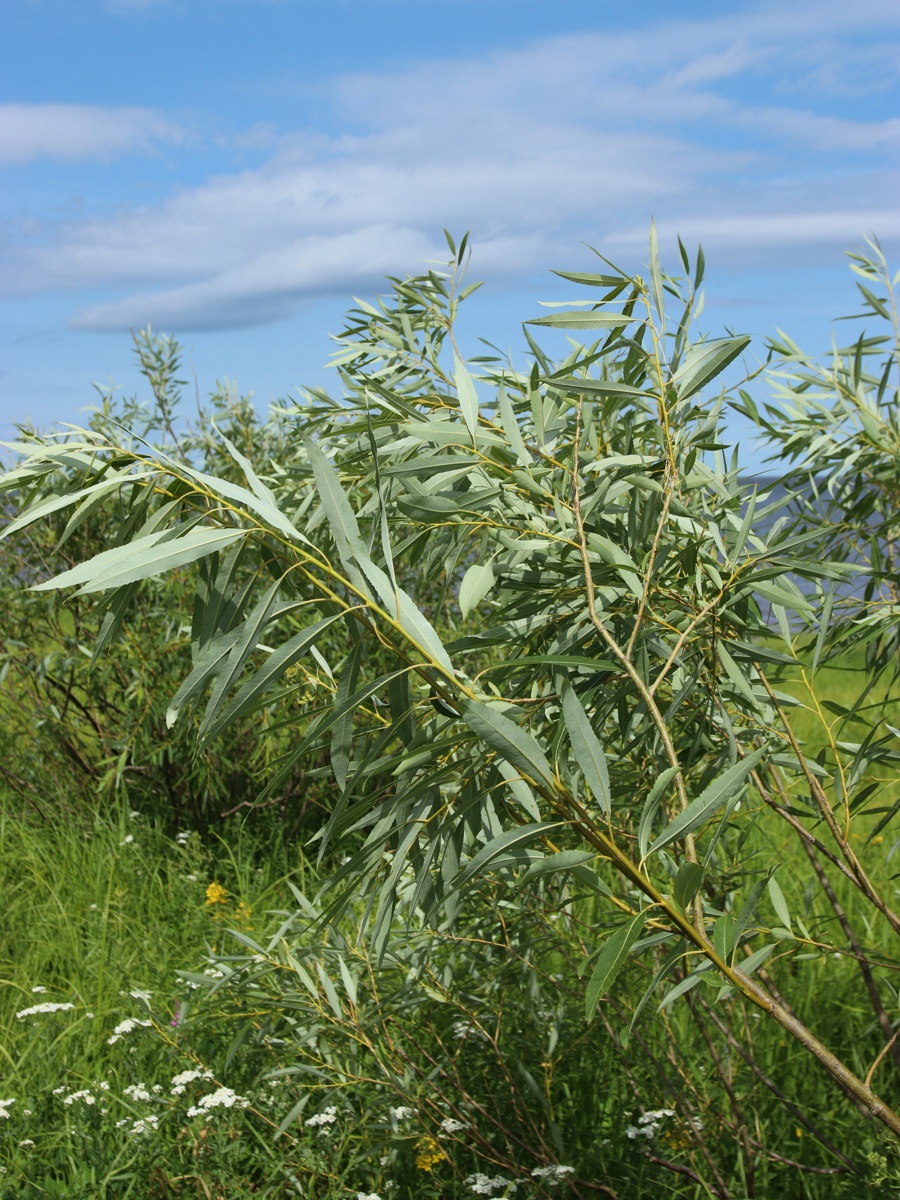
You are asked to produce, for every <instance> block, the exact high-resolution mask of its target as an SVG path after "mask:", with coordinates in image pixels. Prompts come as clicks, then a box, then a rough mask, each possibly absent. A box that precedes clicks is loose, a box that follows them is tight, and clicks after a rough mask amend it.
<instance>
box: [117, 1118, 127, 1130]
mask: <svg viewBox="0 0 900 1200" xmlns="http://www.w3.org/2000/svg"><path fill="white" fill-rule="evenodd" d="M127 1124H128V1118H127V1117H123V1118H122V1120H121V1121H116V1129H121V1128H122V1126H123V1125H127Z"/></svg>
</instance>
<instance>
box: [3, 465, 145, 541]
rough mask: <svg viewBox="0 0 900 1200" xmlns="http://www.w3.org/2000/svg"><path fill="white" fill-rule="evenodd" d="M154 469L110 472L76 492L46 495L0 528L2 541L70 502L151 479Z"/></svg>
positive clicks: (95, 496)
mask: <svg viewBox="0 0 900 1200" xmlns="http://www.w3.org/2000/svg"><path fill="white" fill-rule="evenodd" d="M153 474H155V472H153V471H141V472H139V473H137V474H130V473H128V472H122V473H121V474H120V473H118V472H110V473H109V474H107V475H105V476H104V477H103V478H102V479H100V480H99V481H97V482H96V483H92V484H91V485H90V486H89V487H84V488H79V489H78V490H77V491H74V492H67V493H65V494H64V495H54V496H45V497H44V498H43V499H42V500H40V501H39V502H38V503H37V504H34V505H32V507H31V508H28V509H26V510H25V512H23V513H21V514H20V515H19V516H18V517H15V518H14V519H13V520H12V521H10V522H9V524H8V525H6V526H4V528H3V529H2V530H0V541H2V540H3V538H5V537H9V536H10V534H13V533H18V532H19V530H20V529H25V528H26V527H27V526H28V525H31V524H32V522H34V521H40V520H41V518H42V517H48V516H50V514H51V513H54V512H58V511H59V509H61V508H67V507H68V506H69V505H70V504H77V503H78V501H79V500H83V499H84V498H85V497H91V498H98V497H100V498H102V497H103V496H105V495H106V494H107V492H112V491H115V490H116V488H120V487H122V486H123V485H125V484H130V483H134V482H137V481H138V480H141V479H149V478H150V477H151V475H153Z"/></svg>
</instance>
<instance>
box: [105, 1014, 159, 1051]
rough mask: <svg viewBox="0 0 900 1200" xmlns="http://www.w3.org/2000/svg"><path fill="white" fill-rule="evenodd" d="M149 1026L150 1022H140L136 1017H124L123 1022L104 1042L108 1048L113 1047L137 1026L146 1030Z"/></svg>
mask: <svg viewBox="0 0 900 1200" xmlns="http://www.w3.org/2000/svg"><path fill="white" fill-rule="evenodd" d="M150 1024H152V1022H150V1021H143V1020H140V1019H139V1018H138V1017H126V1018H125V1020H124V1021H120V1022H119V1024H118V1025H117V1026H116V1027H115V1029H114V1030H113V1031H112V1033H111V1034H110V1036H109V1037H108V1038H107V1039H106V1041H107V1043H108V1044H109V1045H110V1046H114V1045H115V1044H116V1042H117V1041H118V1040H119V1038H123V1037H125V1035H126V1034H128V1033H131V1031H132V1029H137V1028H138V1026H143V1027H144V1028H147V1027H148V1026H149V1025H150Z"/></svg>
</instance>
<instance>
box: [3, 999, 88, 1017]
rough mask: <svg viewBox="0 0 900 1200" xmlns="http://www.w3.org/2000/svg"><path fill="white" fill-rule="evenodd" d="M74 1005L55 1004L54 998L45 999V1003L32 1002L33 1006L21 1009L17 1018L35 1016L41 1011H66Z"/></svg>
mask: <svg viewBox="0 0 900 1200" xmlns="http://www.w3.org/2000/svg"><path fill="white" fill-rule="evenodd" d="M74 1007H75V1005H74V1004H68V1003H67V1004H55V1003H54V1002H53V1001H52V1000H45V1001H44V1003H43V1004H32V1006H31V1008H23V1009H20V1010H19V1012H17V1013H16V1019H17V1020H19V1021H22V1020H24V1019H25V1017H35V1016H37V1015H38V1014H39V1013H55V1012H66V1011H67V1010H68V1009H70V1008H74Z"/></svg>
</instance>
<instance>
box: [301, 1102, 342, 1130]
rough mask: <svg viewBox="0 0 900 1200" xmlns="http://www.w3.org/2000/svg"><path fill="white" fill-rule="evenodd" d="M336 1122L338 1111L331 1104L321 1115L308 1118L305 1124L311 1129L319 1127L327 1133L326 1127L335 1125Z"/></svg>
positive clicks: (317, 1114)
mask: <svg viewBox="0 0 900 1200" xmlns="http://www.w3.org/2000/svg"><path fill="white" fill-rule="evenodd" d="M336 1120H337V1109H336V1108H335V1106H334V1105H333V1104H330V1105H329V1106H328V1108H326V1109H323V1110H322V1112H320V1113H316V1115H315V1116H313V1117H307V1118H306V1120H305V1121H304V1122H303V1123H304V1125H307V1126H310V1127H311V1128H315V1127H316V1126H317V1125H318V1126H319V1127H320V1128H321V1129H322V1130H323V1131H325V1128H326V1126H328V1125H333V1124H334V1123H335V1121H336Z"/></svg>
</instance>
